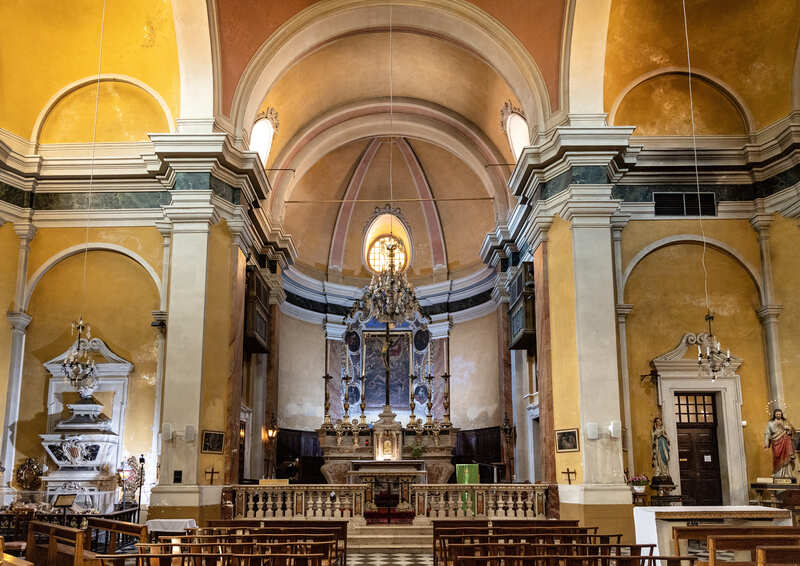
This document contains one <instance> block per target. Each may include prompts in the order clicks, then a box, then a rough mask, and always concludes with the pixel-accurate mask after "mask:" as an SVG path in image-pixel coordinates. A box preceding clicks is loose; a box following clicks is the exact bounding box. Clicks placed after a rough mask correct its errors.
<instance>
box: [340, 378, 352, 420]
mask: <svg viewBox="0 0 800 566" xmlns="http://www.w3.org/2000/svg"><path fill="white" fill-rule="evenodd" d="M351 379H353V378H352V377H350V375H349V374H347V373H346V374H345V375H344V377H343V378H342V380H343V381H344V419H343V420H344V422H345V423H347V424H349V423H350V380H351Z"/></svg>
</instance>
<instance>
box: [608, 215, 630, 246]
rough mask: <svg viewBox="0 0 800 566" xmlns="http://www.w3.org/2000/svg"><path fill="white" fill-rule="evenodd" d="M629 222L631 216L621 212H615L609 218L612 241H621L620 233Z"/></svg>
mask: <svg viewBox="0 0 800 566" xmlns="http://www.w3.org/2000/svg"><path fill="white" fill-rule="evenodd" d="M630 220H631V215H630V214H623V213H622V212H617V213H616V214H614V215H613V216H612V217H611V237H612V238H614V240H622V231H623V230H624V229H625V226H627V225H628V222H630Z"/></svg>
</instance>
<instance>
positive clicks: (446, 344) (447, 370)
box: [444, 337, 450, 375]
mask: <svg viewBox="0 0 800 566" xmlns="http://www.w3.org/2000/svg"><path fill="white" fill-rule="evenodd" d="M444 353H445V356H444V359H445V362H446V366H445V370H444V372H445V373H446V374H447V375H450V338H449V337H448V338H445V339H444Z"/></svg>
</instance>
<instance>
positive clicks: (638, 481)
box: [628, 474, 650, 486]
mask: <svg viewBox="0 0 800 566" xmlns="http://www.w3.org/2000/svg"><path fill="white" fill-rule="evenodd" d="M649 483H650V478H648V477H647V474H642V475H641V476H631V477H629V478H628V485H635V486H645V485H647V484H649Z"/></svg>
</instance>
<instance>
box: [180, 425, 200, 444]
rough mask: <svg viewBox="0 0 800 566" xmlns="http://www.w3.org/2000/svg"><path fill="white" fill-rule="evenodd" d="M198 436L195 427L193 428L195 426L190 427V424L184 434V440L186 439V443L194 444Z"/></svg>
mask: <svg viewBox="0 0 800 566" xmlns="http://www.w3.org/2000/svg"><path fill="white" fill-rule="evenodd" d="M196 436H197V435H196V433H195V430H194V426H193V425H190V424H189V425H186V429H185V430H184V432H183V439H184V440H185V441H186V442H194V441H195V438H196Z"/></svg>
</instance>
